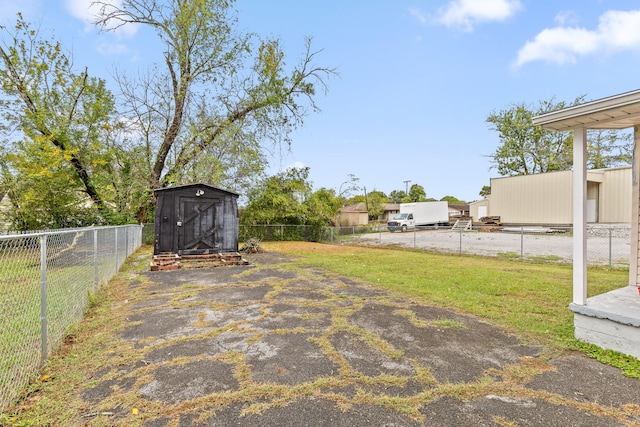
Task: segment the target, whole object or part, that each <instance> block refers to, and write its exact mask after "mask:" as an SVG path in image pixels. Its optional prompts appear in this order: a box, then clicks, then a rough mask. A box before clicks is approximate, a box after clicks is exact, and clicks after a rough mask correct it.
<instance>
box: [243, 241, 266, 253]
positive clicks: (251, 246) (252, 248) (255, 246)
mask: <svg viewBox="0 0 640 427" xmlns="http://www.w3.org/2000/svg"><path fill="white" fill-rule="evenodd" d="M240 252H241V253H243V254H261V253H263V252H264V249H263V248H262V246H260V239H257V238H255V237H254V238H251V239H249V240H247V241H246V242H244V246H243V247H242V249H240Z"/></svg>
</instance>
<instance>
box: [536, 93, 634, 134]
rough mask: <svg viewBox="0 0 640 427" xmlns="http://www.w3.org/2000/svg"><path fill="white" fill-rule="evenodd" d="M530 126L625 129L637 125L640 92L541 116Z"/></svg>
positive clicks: (568, 128) (557, 128)
mask: <svg viewBox="0 0 640 427" xmlns="http://www.w3.org/2000/svg"><path fill="white" fill-rule="evenodd" d="M533 124H534V125H537V126H540V127H542V128H544V129H548V130H555V131H570V130H572V129H575V128H584V129H625V128H630V127H633V126H636V125H640V89H639V90H635V91H631V92H626V93H622V94H619V95H614V96H610V97H608V98H602V99H598V100H595V101H591V102H587V103H584V104H580V105H576V106H573V107H568V108H563V109H561V110H557V111H551V112H549V113H545V114H541V115H539V116H535V117H534V118H533Z"/></svg>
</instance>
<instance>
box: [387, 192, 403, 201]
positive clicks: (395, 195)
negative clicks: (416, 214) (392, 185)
mask: <svg viewBox="0 0 640 427" xmlns="http://www.w3.org/2000/svg"><path fill="white" fill-rule="evenodd" d="M405 197H407V193H405V192H404V191H402V190H393V191H392V192H391V193H389V198H390V199H391V203H402V199H404V198H405Z"/></svg>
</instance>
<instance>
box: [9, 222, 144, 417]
mask: <svg viewBox="0 0 640 427" xmlns="http://www.w3.org/2000/svg"><path fill="white" fill-rule="evenodd" d="M141 240H142V227H141V226H138V225H127V226H120V227H92V228H84V229H74V230H57V231H47V232H37V233H31V234H19V235H6V236H0V313H2V326H1V327H0V412H3V411H4V410H5V409H6V408H7V407H8V406H9V405H11V404H12V403H14V402H15V399H16V398H17V397H18V395H19V393H20V391H21V390H22V389H24V387H26V386H27V385H28V383H29V381H30V380H32V379H33V376H34V375H35V374H36V373H37V371H38V369H39V368H40V367H41V366H42V365H43V363H44V362H45V361H46V359H47V357H48V356H49V355H50V354H51V352H52V351H53V350H55V349H56V348H57V347H58V346H60V344H61V343H62V341H63V340H64V337H65V335H66V333H67V332H68V330H69V328H70V327H71V326H72V325H73V324H74V323H76V322H78V321H79V320H81V319H82V317H83V315H84V313H85V311H86V310H87V308H88V306H89V298H90V295H91V294H93V293H94V292H96V291H97V290H98V289H99V287H100V286H101V285H102V284H103V283H105V282H107V281H108V280H109V279H110V278H111V277H112V276H114V275H115V274H116V273H117V272H118V270H119V269H120V267H121V266H122V264H123V263H124V261H125V260H126V258H127V257H128V256H129V255H131V254H132V253H133V252H134V251H135V250H136V249H138V248H139V247H140V246H141V243H142V242H141Z"/></svg>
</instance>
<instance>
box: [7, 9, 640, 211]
mask: <svg viewBox="0 0 640 427" xmlns="http://www.w3.org/2000/svg"><path fill="white" fill-rule="evenodd" d="M114 1H117V0H114ZM90 3H91V1H90V0H22V1H20V2H19V1H16V0H0V18H1V20H2V24H4V25H11V23H12V22H13V17H14V16H15V13H16V12H17V11H18V10H20V11H22V12H23V14H24V15H25V17H27V19H29V20H30V21H33V22H37V23H39V24H40V26H41V28H42V30H46V31H49V30H52V31H54V33H55V35H56V37H57V38H59V39H60V40H61V41H62V42H63V44H64V45H65V47H67V48H68V49H72V50H73V54H74V59H75V63H76V64H77V65H78V66H79V67H80V66H85V65H86V66H88V67H89V73H90V74H93V75H97V76H100V77H103V78H105V79H108V80H111V79H112V78H111V75H112V74H113V70H114V67H118V68H119V69H132V70H134V69H135V68H136V67H140V66H144V65H145V64H149V63H151V62H153V61H158V59H159V57H158V56H157V52H158V50H154V49H153V46H154V43H155V38H154V36H153V35H152V34H151V33H150V32H149V31H145V30H144V29H140V28H132V27H131V28H126V29H123V30H122V31H119V32H118V33H116V34H100V33H98V32H97V31H95V30H94V29H92V28H91V26H90V25H89V24H88V22H89V19H90V11H89V5H90ZM236 8H237V9H238V11H239V24H240V27H241V28H243V29H245V30H247V31H252V32H256V33H258V34H261V35H264V36H271V37H278V38H280V39H281V40H282V42H283V44H284V47H285V49H286V51H287V55H288V57H289V58H290V59H289V61H290V63H292V64H293V63H294V62H296V59H297V58H299V56H300V55H301V54H302V52H303V50H304V38H305V36H311V37H313V47H314V48H315V49H316V50H322V52H321V53H320V54H319V55H318V57H317V58H318V59H317V62H318V64H319V65H323V66H327V67H335V68H337V70H338V72H339V73H340V77H335V78H331V79H330V80H329V81H328V84H329V92H328V93H327V94H326V95H324V94H320V95H319V96H318V98H317V101H318V105H319V106H320V108H321V109H322V112H321V113H320V114H315V115H311V116H310V117H308V118H307V119H306V122H305V126H304V127H303V128H302V129H300V130H298V131H296V132H295V134H294V135H293V145H292V147H291V151H290V152H286V151H285V152H283V153H281V154H280V153H278V154H277V155H276V156H275V157H274V158H273V159H272V167H271V169H270V172H271V173H275V172H277V171H278V170H279V169H281V168H284V167H287V166H290V165H294V164H302V165H306V166H309V167H310V171H311V172H310V174H311V180H312V181H313V184H314V187H315V188H319V187H327V188H334V189H336V190H337V189H338V188H339V187H340V185H341V184H342V183H343V182H345V181H346V180H347V179H348V177H349V174H353V175H355V176H356V177H358V178H359V179H360V185H361V186H364V187H366V189H367V191H372V190H374V189H375V190H380V191H383V192H385V193H389V192H390V191H392V190H394V189H404V188H405V183H404V181H411V182H410V184H409V185H411V184H414V183H417V184H420V185H422V186H423V187H424V188H425V190H426V193H427V196H428V197H433V198H436V199H440V198H441V197H443V196H446V195H452V196H455V197H458V198H460V199H464V200H466V201H472V200H477V199H479V198H480V196H479V195H478V192H479V191H480V189H481V188H482V186H483V185H488V184H489V180H490V178H491V177H496V176H498V175H497V172H496V171H495V170H490V166H491V164H490V162H489V159H488V158H487V157H486V156H487V155H489V154H491V153H492V152H493V151H494V150H495V148H496V147H497V145H498V134H497V133H496V132H495V131H492V130H491V129H490V127H489V125H488V124H487V123H486V118H487V116H488V115H489V114H491V113H492V112H493V111H499V110H502V109H507V108H510V107H511V106H512V105H513V104H516V103H521V102H524V103H527V104H531V105H532V106H535V105H537V104H538V102H539V101H543V100H549V99H551V98H553V97H555V99H556V100H558V101H572V100H573V99H575V98H576V97H578V96H580V95H585V96H586V99H587V100H593V99H599V98H603V97H607V96H610V95H615V94H618V93H623V92H628V91H631V90H635V89H638V88H640V82H639V78H638V74H639V72H638V71H637V70H639V69H640V4H639V3H638V1H637V0H633V1H632V0H554V1H540V0H431V1H418V0H410V1H405V0H386V1H382V0H340V1H334V0H325V1H293V0H269V1H263V0H238V1H237V2H236ZM158 49H159V47H158Z"/></svg>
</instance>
